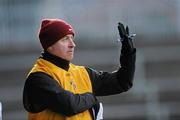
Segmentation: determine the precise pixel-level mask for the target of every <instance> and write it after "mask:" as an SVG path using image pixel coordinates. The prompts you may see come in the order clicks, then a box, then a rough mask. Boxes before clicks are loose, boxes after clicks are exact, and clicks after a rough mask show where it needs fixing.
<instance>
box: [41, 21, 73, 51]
mask: <svg viewBox="0 0 180 120" xmlns="http://www.w3.org/2000/svg"><path fill="white" fill-rule="evenodd" d="M68 34H72V35H73V36H74V30H73V28H72V26H71V25H70V24H68V23H67V22H65V21H64V20H62V19H43V20H42V23H41V27H40V30H39V39H40V42H41V45H42V47H43V48H44V50H46V49H47V48H48V47H49V46H51V45H53V44H54V43H55V42H57V41H58V40H59V39H61V38H63V37H64V36H66V35H68Z"/></svg>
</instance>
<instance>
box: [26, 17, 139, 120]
mask: <svg viewBox="0 0 180 120" xmlns="http://www.w3.org/2000/svg"><path fill="white" fill-rule="evenodd" d="M118 30H119V34H120V37H121V39H122V40H121V42H122V49H121V56H120V64H121V67H119V69H118V70H117V71H114V72H112V73H108V72H103V71H100V72H98V71H96V70H93V69H91V68H88V67H85V66H77V65H74V64H72V63H71V60H72V59H73V54H74V48H75V46H76V45H75V43H74V29H73V28H72V26H71V25H70V24H68V23H67V22H65V21H63V20H61V19H44V20H42V23H41V27H40V30H39V39H40V43H41V45H42V47H43V49H44V52H43V53H42V54H41V56H40V57H39V58H38V59H37V61H36V63H35V65H34V66H33V68H32V70H31V71H30V72H29V74H28V76H27V78H26V82H25V86H24V92H23V103H24V107H25V109H26V110H27V111H28V112H29V114H28V119H29V120H93V119H97V112H98V110H100V109H99V108H101V107H102V106H101V107H100V104H99V102H98V100H97V99H96V96H107V95H113V94H119V93H122V92H125V91H127V90H128V89H129V88H131V87H132V80H133V76H134V71H135V53H136V50H135V48H134V47H133V44H132V38H131V37H129V30H128V28H126V30H125V29H124V26H123V25H122V24H121V23H119V25H118ZM89 59H91V58H89Z"/></svg>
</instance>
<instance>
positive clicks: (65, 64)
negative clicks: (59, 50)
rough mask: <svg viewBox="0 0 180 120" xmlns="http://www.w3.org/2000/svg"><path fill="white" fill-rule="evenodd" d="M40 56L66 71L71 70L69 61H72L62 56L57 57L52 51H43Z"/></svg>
mask: <svg viewBox="0 0 180 120" xmlns="http://www.w3.org/2000/svg"><path fill="white" fill-rule="evenodd" d="M40 58H42V59H44V60H47V61H49V62H51V63H53V64H55V65H56V66H58V67H60V68H62V69H64V70H66V71H68V70H69V63H70V62H69V61H67V60H65V59H62V58H60V57H57V56H55V55H52V54H51V53H49V52H47V51H43V52H42V53H41V56H40Z"/></svg>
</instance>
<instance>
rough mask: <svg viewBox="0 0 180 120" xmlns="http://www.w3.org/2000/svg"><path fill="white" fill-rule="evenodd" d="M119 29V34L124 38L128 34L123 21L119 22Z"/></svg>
mask: <svg viewBox="0 0 180 120" xmlns="http://www.w3.org/2000/svg"><path fill="white" fill-rule="evenodd" d="M118 30H119V35H120V37H121V38H124V36H125V35H126V31H125V28H124V25H123V24H122V23H120V22H119V23H118Z"/></svg>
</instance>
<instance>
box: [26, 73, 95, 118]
mask: <svg viewBox="0 0 180 120" xmlns="http://www.w3.org/2000/svg"><path fill="white" fill-rule="evenodd" d="M96 103H97V99H96V98H95V96H94V95H93V94H91V93H84V94H73V93H72V92H70V91H67V90H64V89H63V88H62V87H61V86H60V85H59V84H58V82H57V81H56V80H54V79H52V78H51V77H50V76H49V75H47V74H45V73H42V72H37V73H31V74H30V75H29V77H28V78H27V80H26V82H25V86H24V92H23V104H24V107H25V109H26V110H27V111H29V112H32V113H37V112H41V111H42V110H44V109H50V110H52V111H54V112H57V113H60V114H62V115H65V116H71V115H74V114H77V113H80V112H83V111H85V110H88V109H90V108H91V107H92V106H93V105H95V104H96Z"/></svg>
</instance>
